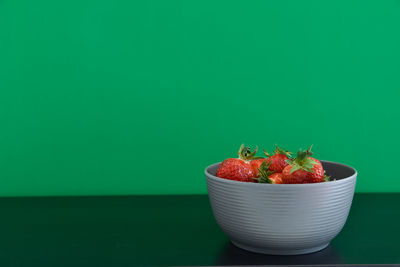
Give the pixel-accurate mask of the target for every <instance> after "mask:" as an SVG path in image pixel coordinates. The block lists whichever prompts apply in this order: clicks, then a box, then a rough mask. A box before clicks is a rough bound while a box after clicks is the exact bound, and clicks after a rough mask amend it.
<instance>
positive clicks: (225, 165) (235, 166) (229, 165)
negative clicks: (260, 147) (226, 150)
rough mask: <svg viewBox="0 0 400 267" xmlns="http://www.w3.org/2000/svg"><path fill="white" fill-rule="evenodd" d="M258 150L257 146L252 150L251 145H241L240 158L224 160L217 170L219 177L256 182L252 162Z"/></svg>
mask: <svg viewBox="0 0 400 267" xmlns="http://www.w3.org/2000/svg"><path fill="white" fill-rule="evenodd" d="M256 152H257V147H256V148H255V149H254V151H253V152H251V150H250V148H249V147H244V145H241V146H240V149H239V152H238V154H239V158H229V159H226V160H224V161H223V162H222V163H221V165H220V166H219V168H218V170H217V177H220V178H225V179H229V180H236V181H241V182H254V180H253V179H252V178H253V177H255V175H256V173H255V171H254V169H253V167H252V165H251V164H250V161H251V160H252V159H253V158H254V155H255V154H256Z"/></svg>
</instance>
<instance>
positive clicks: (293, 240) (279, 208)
mask: <svg viewBox="0 0 400 267" xmlns="http://www.w3.org/2000/svg"><path fill="white" fill-rule="evenodd" d="M321 163H322V165H323V167H324V169H325V170H326V172H327V174H328V175H330V176H332V177H333V178H335V179H336V180H335V181H329V182H323V183H313V184H258V183H245V182H238V181H232V180H227V179H222V178H219V177H216V176H215V174H216V172H217V169H218V167H219V165H220V164H221V163H216V164H213V165H211V166H209V167H207V168H206V170H205V174H206V179H207V190H208V195H209V199H210V204H211V207H212V210H213V213H214V216H215V219H216V221H217V223H218V225H219V226H220V227H221V229H222V230H223V231H224V232H225V233H226V234H227V235H228V236H229V238H230V239H231V242H232V243H233V244H234V245H236V246H238V247H240V248H243V249H246V250H250V251H253V252H258V253H265V254H273V255H296V254H306V253H312V252H315V251H319V250H321V249H324V248H325V247H327V246H328V245H329V242H330V241H331V240H332V239H333V238H334V237H335V236H336V235H337V234H338V233H339V232H340V230H341V229H342V228H343V226H344V224H345V222H346V219H347V216H348V214H349V210H350V207H351V202H352V200H353V195H354V188H355V184H356V177H357V171H356V170H355V169H354V168H352V167H349V166H347V165H344V164H340V163H335V162H329V161H321Z"/></svg>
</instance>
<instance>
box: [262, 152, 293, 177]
mask: <svg viewBox="0 0 400 267" xmlns="http://www.w3.org/2000/svg"><path fill="white" fill-rule="evenodd" d="M264 154H265V155H266V156H267V157H268V159H267V163H268V162H271V165H270V166H269V170H270V171H274V172H282V171H283V169H284V168H285V167H286V166H287V165H288V163H287V162H286V160H288V159H289V158H290V157H291V154H293V153H292V152H289V151H286V150H284V149H282V148H280V147H278V146H276V148H275V154H274V155H272V156H271V155H269V154H268V152H267V151H265V150H264Z"/></svg>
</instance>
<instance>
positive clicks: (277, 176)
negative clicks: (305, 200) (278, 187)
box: [268, 172, 283, 184]
mask: <svg viewBox="0 0 400 267" xmlns="http://www.w3.org/2000/svg"><path fill="white" fill-rule="evenodd" d="M268 178H269V179H270V180H271V181H272V183H273V184H283V175H282V173H279V172H275V173H273V174H271V175H270V176H268Z"/></svg>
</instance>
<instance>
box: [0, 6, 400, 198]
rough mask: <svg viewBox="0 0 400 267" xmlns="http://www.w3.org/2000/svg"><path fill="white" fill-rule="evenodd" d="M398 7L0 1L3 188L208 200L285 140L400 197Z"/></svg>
mask: <svg viewBox="0 0 400 267" xmlns="http://www.w3.org/2000/svg"><path fill="white" fill-rule="evenodd" d="M399 98H400V1H398V0H387V1H376V0H375V1H365V0H353V1H348V0H335V1H320V0H305V1H297V0H292V1H284V0H279V1H265V0H256V1H237V0H234V1H232V0H229V1H225V0H222V1H211V0H201V1H196V0H195V1H180V0H171V1H162V0H153V1H151V0H150V1H128V0H125V1H122V0H121V1H106V0H84V1H82V0H79V1H78V0H73V1H50V0H37V1H31V0H19V1H18V0H0V195H3V196H10V195H18V196H20V195H98V194H175V193H178V194H183V193H205V192H206V188H205V181H204V177H203V170H204V168H205V166H207V165H209V164H211V163H214V162H217V161H220V160H222V159H224V158H226V157H229V156H234V155H235V153H236V151H237V149H238V147H239V145H240V144H241V143H242V142H245V143H246V144H249V145H256V144H258V145H260V146H264V147H265V148H267V149H269V150H271V149H272V148H273V145H274V144H275V143H277V144H280V145H282V146H284V147H286V148H288V149H293V150H296V149H297V148H299V147H303V148H305V147H307V146H308V145H310V144H314V151H315V153H316V156H317V157H318V158H321V159H327V160H332V161H339V162H343V163H347V164H350V165H352V166H354V167H356V168H357V169H358V171H359V180H358V182H357V190H358V191H359V192H395V191H400V180H398V177H397V176H398V175H397V172H398V167H397V164H396V158H397V155H398V151H400V141H399V134H400V124H399V122H400V121H399V119H400V109H399V104H398V102H399Z"/></svg>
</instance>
